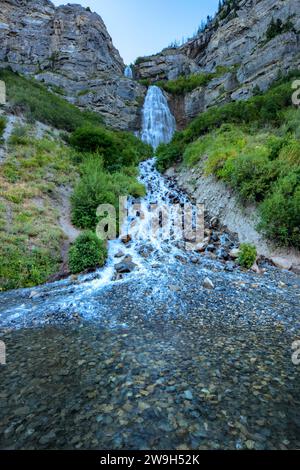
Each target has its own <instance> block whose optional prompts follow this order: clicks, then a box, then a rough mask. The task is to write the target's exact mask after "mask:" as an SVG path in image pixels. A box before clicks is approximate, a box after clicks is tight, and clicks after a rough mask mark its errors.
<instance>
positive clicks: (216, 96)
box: [136, 0, 300, 127]
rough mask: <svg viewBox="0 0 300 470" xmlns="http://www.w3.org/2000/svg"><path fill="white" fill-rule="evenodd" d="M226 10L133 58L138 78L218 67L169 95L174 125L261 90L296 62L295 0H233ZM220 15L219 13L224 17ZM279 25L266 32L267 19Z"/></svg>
mask: <svg viewBox="0 0 300 470" xmlns="http://www.w3.org/2000/svg"><path fill="white" fill-rule="evenodd" d="M235 3H236V6H235V8H234V9H232V10H231V12H230V13H229V14H228V15H224V11H221V12H220V13H219V14H218V15H217V16H216V17H215V18H214V20H213V21H212V22H211V23H210V24H209V25H208V27H207V28H206V29H205V31H204V32H202V33H200V34H199V35H197V36H196V37H195V38H194V39H192V40H190V41H188V42H187V43H186V44H184V45H183V46H182V47H180V48H169V49H165V50H164V51H162V52H161V53H160V54H157V55H154V56H151V57H145V58H142V59H139V61H138V63H137V65H136V76H137V77H138V78H140V79H149V80H150V81H152V82H155V81H157V80H172V79H175V78H177V77H179V76H181V75H185V76H187V75H189V74H192V73H211V72H215V71H216V70H218V69H219V70H220V69H221V68H222V69H221V70H223V73H221V74H220V73H218V76H217V77H216V78H214V79H212V80H211V81H210V82H209V83H208V85H206V86H203V87H199V88H197V89H195V90H193V91H192V92H190V93H187V94H185V95H184V96H180V97H175V98H174V97H170V102H171V106H172V107H173V110H174V113H175V114H176V118H177V122H178V124H179V127H183V126H184V125H185V124H186V123H187V121H189V120H190V119H192V118H193V117H195V116H196V115H197V114H199V113H200V112H203V111H204V110H205V109H207V107H209V106H212V105H215V104H218V103H222V102H225V101H229V100H238V99H247V98H249V97H250V96H251V95H252V94H253V92H254V90H256V89H258V88H259V89H260V90H262V91H264V90H266V89H267V88H268V87H269V85H270V84H271V83H272V81H274V80H275V79H276V78H277V77H278V74H279V73H283V74H285V73H287V72H288V71H290V70H295V69H297V68H298V67H299V66H300V34H299V33H300V2H299V0H239V1H237V2H235ZM224 16H225V17H224ZM272 19H273V20H274V22H275V23H276V22H277V20H280V22H281V24H282V28H281V31H280V28H279V29H278V31H275V32H274V34H273V36H274V37H271V38H270V37H269V38H268V37H267V35H266V32H267V31H268V28H269V26H270V23H271V21H272Z"/></svg>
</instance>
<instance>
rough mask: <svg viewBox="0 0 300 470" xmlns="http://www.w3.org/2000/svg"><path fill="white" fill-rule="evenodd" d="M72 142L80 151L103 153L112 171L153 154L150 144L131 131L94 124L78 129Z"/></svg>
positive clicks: (107, 167)
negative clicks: (113, 129) (115, 129)
mask: <svg viewBox="0 0 300 470" xmlns="http://www.w3.org/2000/svg"><path fill="white" fill-rule="evenodd" d="M70 144H71V145H72V146H73V147H74V148H75V149H76V150H78V151H80V152H97V153H98V154H101V155H102V157H103V164H104V167H105V168H106V169H108V170H110V171H118V170H119V169H121V168H122V167H123V166H134V165H137V164H138V163H139V162H140V161H141V160H144V159H146V158H149V157H150V156H151V154H152V149H151V147H150V146H149V145H147V144H144V143H143V142H141V141H140V140H139V139H138V138H136V137H135V136H134V135H132V134H130V133H129V132H116V131H110V130H107V129H104V128H102V127H94V126H85V127H81V128H79V129H77V130H76V131H75V132H73V134H72V135H71V137H70Z"/></svg>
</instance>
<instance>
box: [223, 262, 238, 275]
mask: <svg viewBox="0 0 300 470" xmlns="http://www.w3.org/2000/svg"><path fill="white" fill-rule="evenodd" d="M235 267H236V265H235V263H233V262H232V261H228V262H227V263H226V265H225V268H224V269H225V271H227V272H229V273H232V272H233V271H234V268H235Z"/></svg>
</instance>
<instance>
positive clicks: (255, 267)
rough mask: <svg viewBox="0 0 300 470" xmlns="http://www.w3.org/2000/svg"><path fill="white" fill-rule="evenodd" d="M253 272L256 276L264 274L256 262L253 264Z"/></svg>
mask: <svg viewBox="0 0 300 470" xmlns="http://www.w3.org/2000/svg"><path fill="white" fill-rule="evenodd" d="M251 271H253V272H254V273H256V274H261V273H262V270H261V269H260V267H259V266H258V264H257V262H256V261H255V263H254V264H253V266H252V267H251Z"/></svg>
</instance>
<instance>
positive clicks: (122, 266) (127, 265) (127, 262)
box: [115, 256, 137, 274]
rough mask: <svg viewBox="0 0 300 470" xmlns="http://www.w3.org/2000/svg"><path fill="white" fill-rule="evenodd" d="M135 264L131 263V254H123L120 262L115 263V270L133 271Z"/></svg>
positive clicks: (123, 272) (124, 272)
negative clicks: (123, 256)
mask: <svg viewBox="0 0 300 470" xmlns="http://www.w3.org/2000/svg"><path fill="white" fill-rule="evenodd" d="M136 266H137V265H136V264H135V263H133V261H132V258H131V256H125V258H124V259H123V260H122V261H121V262H120V263H118V264H116V265H115V270H116V271H117V273H118V274H126V273H131V272H132V271H134V269H135V268H136Z"/></svg>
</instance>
